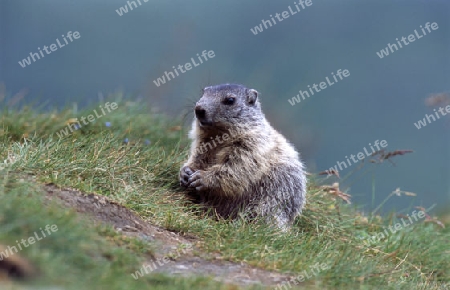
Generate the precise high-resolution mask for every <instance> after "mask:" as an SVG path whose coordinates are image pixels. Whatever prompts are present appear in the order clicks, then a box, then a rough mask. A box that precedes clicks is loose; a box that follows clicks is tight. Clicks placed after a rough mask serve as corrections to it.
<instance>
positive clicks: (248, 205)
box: [179, 84, 306, 230]
mask: <svg viewBox="0 0 450 290" xmlns="http://www.w3.org/2000/svg"><path fill="white" fill-rule="evenodd" d="M258 96H259V93H258V92H257V91H256V90H254V89H248V88H246V87H245V86H242V85H237V84H223V85H217V86H211V87H206V88H204V89H203V96H202V97H201V98H200V100H199V101H198V102H197V103H196V106H195V110H194V111H195V118H194V122H193V124H192V129H191V131H190V133H189V137H190V138H191V139H192V140H193V141H192V145H191V151H190V154H189V159H188V160H187V162H186V163H185V164H184V165H183V167H182V168H181V170H180V176H179V178H180V185H181V186H183V187H185V188H188V189H189V191H188V193H190V194H189V195H190V196H191V197H192V196H195V198H196V199H197V201H198V202H199V203H201V204H203V205H205V206H206V207H208V208H213V209H214V211H215V213H216V214H217V215H218V216H220V217H222V218H226V219H228V218H231V219H233V218H236V217H237V216H238V215H239V213H243V214H244V215H245V216H246V217H247V218H250V219H253V218H257V217H262V218H263V219H264V220H265V221H266V222H269V223H271V224H275V225H276V226H278V227H279V228H281V229H283V230H286V229H288V228H289V227H290V226H291V225H292V223H293V221H294V219H295V217H296V216H297V215H298V214H300V213H301V211H302V208H303V206H304V205H305V202H306V199H305V194H306V176H305V172H304V169H303V164H302V162H301V160H300V157H299V154H298V153H297V151H296V150H295V149H294V147H293V146H292V145H291V144H290V143H288V141H287V140H286V139H285V138H284V137H283V136H282V135H281V134H280V133H278V132H277V131H276V130H275V129H274V128H273V127H272V126H271V125H270V124H269V122H268V121H267V120H266V118H265V116H264V114H263V112H262V111H261V104H260V102H259V99H258ZM221 139H222V141H220V140H221ZM202 147H203V148H202ZM208 148H209V149H208ZM205 149H206V150H205Z"/></svg>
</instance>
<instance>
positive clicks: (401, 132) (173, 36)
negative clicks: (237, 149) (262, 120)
mask: <svg viewBox="0 0 450 290" xmlns="http://www.w3.org/2000/svg"><path fill="white" fill-rule="evenodd" d="M128 2H129V3H127V1H124V0H108V1H106V0H104V1H100V0H95V1H93V0H77V1H73V0H72V1H69V0H63V1H56V0H41V1H27V0H0V83H2V87H4V88H6V92H7V94H10V95H14V94H16V93H18V92H19V93H20V94H23V95H25V98H24V99H23V100H22V102H23V103H32V102H35V103H38V104H44V105H45V106H44V107H45V108H54V107H64V106H67V105H71V104H72V103H74V102H75V103H78V104H79V106H80V107H83V106H88V105H93V104H97V102H98V101H99V95H101V94H108V93H110V92H114V91H123V92H124V93H125V94H126V95H128V96H130V98H131V97H139V98H140V100H141V102H142V103H143V105H148V106H149V107H157V108H159V109H160V110H162V111H164V112H167V114H171V115H173V116H180V115H182V114H184V112H186V110H189V108H191V107H192V104H193V102H195V100H196V99H198V98H199V97H200V90H201V88H202V87H205V86H207V85H214V84H220V83H241V84H244V85H246V86H248V87H251V88H254V89H256V90H258V91H259V92H260V93H261V102H262V105H263V110H264V112H265V114H266V116H267V118H268V119H269V121H270V122H271V123H272V124H273V125H274V127H275V128H277V129H278V130H279V131H280V132H282V133H283V134H284V135H285V136H286V137H287V138H288V139H289V140H290V141H291V142H292V143H294V144H295V146H296V147H297V148H298V149H299V151H300V152H301V154H302V158H303V159H304V160H305V162H306V164H307V168H308V171H310V172H312V173H317V172H320V171H324V170H326V169H329V168H330V167H332V166H334V165H336V163H337V162H339V161H345V159H346V158H345V156H350V154H354V155H356V154H357V153H358V152H363V149H364V147H366V148H367V149H368V150H370V149H369V147H368V145H369V143H372V144H373V143H374V141H375V140H380V141H381V140H386V142H387V143H388V146H387V148H386V150H387V151H394V150H399V149H400V150H401V149H411V150H414V152H413V153H411V154H407V155H404V156H396V157H394V158H392V161H393V162H394V163H391V162H389V160H385V161H384V162H383V163H382V164H371V163H369V162H367V161H366V162H365V165H364V167H363V168H362V169H359V170H357V172H354V173H352V172H353V171H354V170H356V169H358V168H359V165H360V163H358V164H354V165H352V166H350V167H349V168H347V169H344V170H342V171H341V172H340V175H341V179H340V180H338V179H337V178H336V177H334V176H333V177H328V179H329V180H327V182H328V181H329V183H332V182H339V183H340V187H341V190H345V191H347V192H348V193H350V194H351V195H352V200H353V202H354V203H355V204H358V205H362V206H365V208H366V209H367V210H370V209H373V208H374V207H376V206H377V205H378V204H380V203H381V202H382V201H383V200H384V198H386V197H387V196H388V195H389V194H391V193H392V192H393V191H394V190H395V189H396V188H398V187H399V188H401V189H402V190H405V191H411V192H414V193H416V194H417V196H416V197H415V198H411V197H407V198H405V197H398V198H397V197H396V198H392V199H390V200H389V205H387V206H386V207H385V208H384V210H385V211H388V210H393V209H396V210H400V209H404V208H407V207H408V206H411V205H414V206H424V207H427V208H428V207H430V206H433V205H437V208H438V211H440V212H442V211H448V209H449V205H450V169H449V168H450V162H449V160H450V156H449V155H450V149H449V148H450V147H449V145H450V137H449V134H450V116H446V117H441V118H440V119H439V120H436V121H435V122H432V123H430V124H428V125H427V126H426V127H423V128H421V129H420V130H418V129H417V128H416V126H415V125H414V123H417V122H418V120H421V119H423V118H424V117H425V114H432V113H433V108H439V106H443V105H444V106H445V104H449V103H446V100H445V98H447V97H448V96H447V95H446V93H448V92H450V82H449V80H450V55H449V53H450V17H449V13H450V2H449V1H447V0H441V1H439V0H423V1H418V0H407V1H406V0H405V1H391V0H390V1H379V0H377V1H374V0H373V1H358V0H355V1H350V0H343V1H332V0H328V1H323V0H322V1H314V0H312V5H311V6H309V7H306V9H303V10H301V11H300V12H299V13H297V14H295V15H292V16H290V17H289V18H287V19H285V20H283V21H282V22H279V21H277V24H275V25H273V26H272V27H269V28H268V29H264V30H263V31H262V32H260V33H258V34H257V35H255V34H254V33H252V32H251V29H252V28H253V29H254V27H255V26H259V25H260V24H261V21H262V20H263V19H264V20H269V19H270V15H272V16H274V15H275V13H282V12H283V11H288V6H291V7H292V8H293V9H294V10H295V4H294V1H290V0H289V1H285V0H282V1H280V0H279V1H269V0H248V1H237V0H227V1H206V0H203V1H199V0H194V1H176V0H173V1H154V0H149V1H147V2H144V0H139V1H138V0H135V1H134V2H135V3H136V6H137V7H134V6H133V4H130V3H131V2H132V1H128ZM139 3H140V4H139ZM130 5H131V6H130ZM121 7H122V10H120V9H121ZM124 7H127V10H128V12H124ZM130 7H133V10H131V8H130ZM120 14H122V15H121V16H120ZM427 22H431V23H432V22H436V23H437V24H438V26H439V28H438V29H437V30H434V31H431V33H428V34H427V35H425V36H423V37H422V38H420V39H417V40H416V41H415V42H413V43H410V44H409V45H408V46H404V47H403V48H400V49H399V50H398V51H395V52H394V53H390V54H389V56H385V57H384V58H380V57H379V56H378V55H377V52H379V51H380V50H382V49H385V48H386V46H387V44H388V43H396V40H395V39H396V38H399V39H400V38H401V37H403V36H405V37H408V35H410V34H413V33H414V30H415V29H416V30H418V32H419V33H420V32H421V30H420V25H422V26H424V25H425V23H427ZM68 31H72V32H74V31H78V32H79V33H80V35H81V37H80V38H79V39H77V40H74V41H73V42H71V43H69V44H67V45H66V46H65V47H61V48H58V49H57V50H56V51H54V52H52V53H51V54H49V55H45V57H43V58H41V59H40V60H37V61H36V62H32V63H31V64H30V65H28V66H25V67H22V66H21V65H19V62H21V61H22V60H23V59H24V58H27V57H28V56H30V52H33V53H35V52H38V48H40V49H42V48H43V46H44V45H47V46H49V45H50V44H52V43H55V42H56V39H59V40H60V42H61V43H62V42H63V37H62V35H66V34H67V32H68ZM420 34H422V33H420ZM204 50H207V51H209V50H213V51H214V53H215V57H214V58H212V59H209V60H208V61H207V62H204V63H203V64H201V65H199V66H197V67H193V68H192V69H191V70H190V71H187V72H186V73H184V74H180V76H178V77H175V78H174V79H172V80H170V81H168V82H166V83H165V84H162V85H160V86H156V85H155V83H154V82H153V81H154V80H156V79H157V78H158V77H161V76H162V75H163V74H164V72H165V71H168V72H169V71H173V68H172V66H178V65H179V64H181V65H184V64H185V63H187V62H190V61H191V60H190V59H191V58H192V57H194V58H195V59H196V60H197V58H196V54H197V53H201V52H202V51H204ZM338 69H342V70H343V69H347V70H349V71H350V76H349V77H347V78H345V79H344V80H342V81H340V82H338V83H336V84H334V85H333V86H331V87H328V88H327V89H325V90H322V91H321V92H319V93H315V94H314V96H312V97H310V98H309V99H306V100H303V101H301V103H299V104H296V105H294V106H292V105H291V104H290V103H289V102H288V100H289V99H291V98H293V97H294V96H296V95H297V94H298V91H299V90H307V86H308V85H310V86H312V85H313V84H314V83H316V84H319V83H320V82H322V81H324V80H325V77H327V76H328V77H330V76H331V73H332V72H334V73H335V72H336V71H337V70H338ZM437 94H441V95H440V96H444V97H443V98H442V99H443V101H442V102H441V103H439V101H438V99H436V98H434V99H433V96H436V95H437ZM430 97H431V99H430ZM427 100H428V101H427ZM447 101H448V99H447ZM189 123H190V122H189V121H186V124H185V125H186V126H188V125H189ZM149 125H151V124H149ZM350 173H351V175H350V176H349V178H348V179H346V178H344V177H345V176H346V175H348V174H350ZM372 193H374V195H375V197H374V199H373V198H372Z"/></svg>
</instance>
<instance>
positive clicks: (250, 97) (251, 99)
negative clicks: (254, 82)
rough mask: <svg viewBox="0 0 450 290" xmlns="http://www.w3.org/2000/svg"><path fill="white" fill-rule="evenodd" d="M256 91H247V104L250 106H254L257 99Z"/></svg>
mask: <svg viewBox="0 0 450 290" xmlns="http://www.w3.org/2000/svg"><path fill="white" fill-rule="evenodd" d="M258 95H259V93H258V91H256V90H254V89H249V90H248V91H247V103H248V104H250V105H254V104H255V103H256V99H258Z"/></svg>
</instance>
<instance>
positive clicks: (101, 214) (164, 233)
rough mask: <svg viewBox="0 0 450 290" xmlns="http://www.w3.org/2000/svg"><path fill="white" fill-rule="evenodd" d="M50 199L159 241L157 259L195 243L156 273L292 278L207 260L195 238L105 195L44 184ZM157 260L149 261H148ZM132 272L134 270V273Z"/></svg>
mask: <svg viewBox="0 0 450 290" xmlns="http://www.w3.org/2000/svg"><path fill="white" fill-rule="evenodd" d="M44 190H45V192H46V198H47V199H48V200H56V199H58V200H60V201H61V205H62V206H64V207H69V208H73V209H75V210H76V211H77V212H79V213H80V214H83V215H87V216H90V217H92V218H93V219H94V220H95V221H97V222H101V223H104V224H107V225H110V226H113V227H114V229H116V231H118V232H120V233H122V234H125V235H127V236H132V237H137V238H141V239H143V240H145V241H148V242H151V243H152V244H156V245H157V247H156V249H155V251H154V254H155V258H156V259H162V258H163V257H172V256H173V253H176V249H179V247H180V246H181V245H182V244H192V245H193V247H192V248H190V249H187V250H186V251H185V252H184V253H183V254H182V255H180V256H179V257H177V258H176V259H173V258H171V259H172V261H171V262H169V263H165V264H163V265H161V266H158V267H157V268H156V269H155V270H154V271H152V273H164V274H167V275H174V276H175V275H176V276H180V275H182V276H189V277H192V276H210V277H213V278H214V279H216V280H218V281H222V282H225V283H231V284H237V285H242V286H249V285H252V284H262V285H265V286H275V285H276V284H278V283H280V282H282V281H285V280H287V279H289V277H290V276H288V275H282V274H279V273H276V272H270V271H266V270H262V269H258V268H254V267H251V266H249V265H247V264H245V263H233V262H229V261H222V260H220V259H219V258H220V257H218V259H216V260H206V259H204V258H202V257H198V256H194V254H193V253H194V252H200V251H201V250H200V249H198V248H196V247H195V241H196V240H195V239H194V238H186V237H183V236H181V235H179V234H177V233H174V232H170V231H168V230H166V229H163V228H160V227H158V226H155V225H152V224H150V223H149V222H146V221H144V220H143V219H142V218H140V217H139V216H138V215H137V214H135V213H134V212H132V211H131V210H129V209H127V208H125V207H123V206H122V205H120V204H118V203H116V202H113V201H110V200H108V199H107V198H106V197H105V196H101V195H96V194H92V193H89V194H88V193H83V192H80V191H77V190H74V189H60V188H59V187H57V186H55V185H54V184H48V185H45V186H44ZM151 263H154V260H149V261H148V263H147V264H151ZM130 274H131V273H130Z"/></svg>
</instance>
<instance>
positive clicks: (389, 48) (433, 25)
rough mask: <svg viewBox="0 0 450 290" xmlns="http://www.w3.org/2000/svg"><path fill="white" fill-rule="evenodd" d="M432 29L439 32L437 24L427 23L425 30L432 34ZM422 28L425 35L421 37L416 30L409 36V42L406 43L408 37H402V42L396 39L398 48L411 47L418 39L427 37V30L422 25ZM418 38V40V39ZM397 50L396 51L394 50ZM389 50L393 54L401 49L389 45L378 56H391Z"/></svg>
mask: <svg viewBox="0 0 450 290" xmlns="http://www.w3.org/2000/svg"><path fill="white" fill-rule="evenodd" d="M430 27H431V29H432V30H437V29H438V28H439V26H438V24H437V23H436V22H433V23H431V24H430V22H427V23H425V29H426V30H427V31H428V33H431V30H430ZM420 28H421V30H422V33H423V35H420V33H419V32H417V29H414V34H410V35H408V41H409V42H408V41H406V37H404V36H403V37H402V38H401V39H400V40H401V42H400V40H398V38H396V39H395V40H397V44H398V46H400V48H403V46H402V43H403V44H404V45H409V44H410V43H411V42H414V41H416V40H417V39H420V38H422V37H424V36H425V35H427V33H426V32H425V29H424V28H423V27H422V25H420ZM416 37H417V39H416ZM393 48H395V50H394V49H393ZM389 50H390V51H391V53H394V52H395V51H397V50H399V48H398V47H397V45H395V43H394V44H390V43H388V46H386V48H384V49H382V50H380V51H379V52H377V55H378V57H379V58H383V57H385V56H388V55H389Z"/></svg>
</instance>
